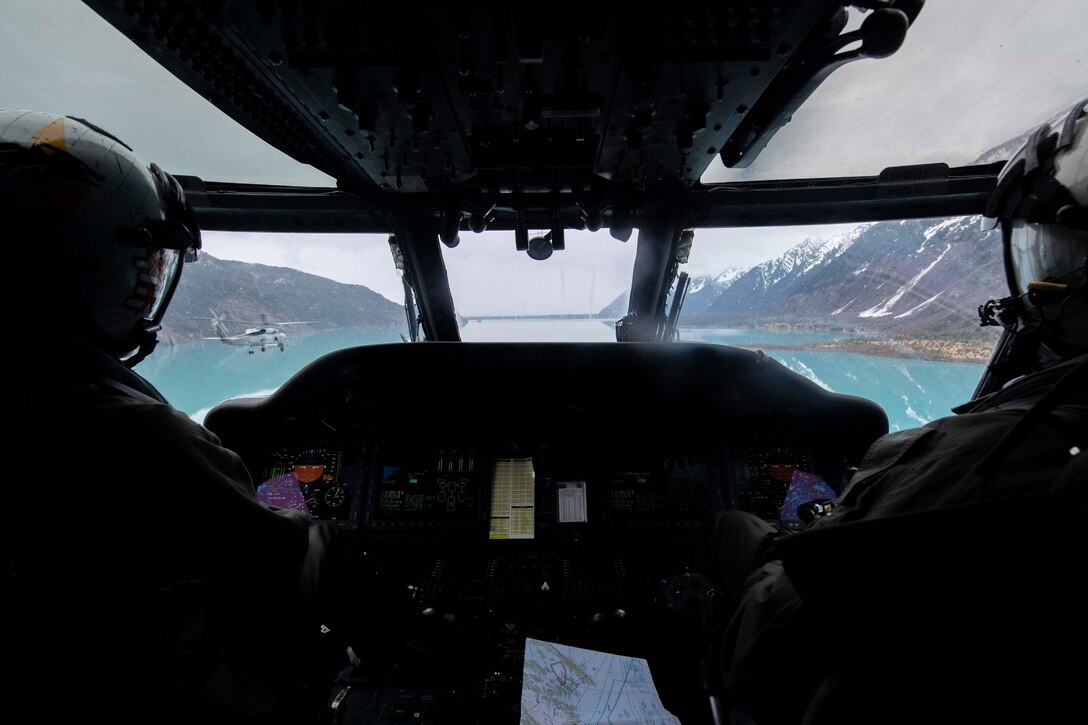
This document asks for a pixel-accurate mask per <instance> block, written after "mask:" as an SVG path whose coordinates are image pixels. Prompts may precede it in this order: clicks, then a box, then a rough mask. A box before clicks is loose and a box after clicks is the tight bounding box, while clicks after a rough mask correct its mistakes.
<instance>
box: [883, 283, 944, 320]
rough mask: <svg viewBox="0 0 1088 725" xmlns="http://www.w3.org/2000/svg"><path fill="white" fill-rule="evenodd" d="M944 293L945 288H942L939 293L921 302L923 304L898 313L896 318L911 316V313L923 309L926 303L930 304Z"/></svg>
mask: <svg viewBox="0 0 1088 725" xmlns="http://www.w3.org/2000/svg"><path fill="white" fill-rule="evenodd" d="M943 294H944V290H941V291H940V292H938V293H937V294H935V295H933V296H932V297H930V298H929V299H928V300H926V301H925V302H923V303H921V304H918V305H915V306H914V307H911V308H910V309H909V310H907V311H906V312H902V313H900V314H898V315H896V316H895V319H896V320H898V319H900V318H902V317H908V316H910V314H911V313H912V312H917V311H918V310H920V309H922V308H923V307H925V306H926V305H928V304H929V303H930V302H932V301H933V300H935V299H937V298H938V297H940V296H941V295H943Z"/></svg>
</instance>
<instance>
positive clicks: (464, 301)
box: [443, 229, 635, 342]
mask: <svg viewBox="0 0 1088 725" xmlns="http://www.w3.org/2000/svg"><path fill="white" fill-rule="evenodd" d="M546 234H547V231H546V230H542V231H535V230H530V234H529V236H530V246H533V245H534V244H535V242H534V241H533V240H535V239H538V238H543V237H544V236H545V235H546ZM564 236H565V239H564V244H563V246H564V249H562V250H552V249H548V250H547V252H544V253H545V254H548V256H547V258H546V259H533V258H531V257H530V256H529V254H528V251H531V250H528V251H518V250H517V249H516V246H515V241H514V234H513V233H512V232H484V233H483V234H469V233H462V234H461V243H460V244H459V245H458V246H457V247H455V248H453V249H443V259H444V260H445V262H446V271H447V274H448V276H449V280H450V289H451V291H452V293H453V299H454V302H455V304H456V309H457V314H458V319H459V322H460V323H461V338H462V339H463V340H466V341H472V342H509V341H515V340H516V341H520V342H528V341H538V342H547V341H567V342H570V341H583V342H608V341H614V340H615V339H616V332H615V321H616V320H617V319H619V318H620V317H622V316H623V315H624V314H625V313H626V312H627V299H628V296H629V290H630V287H631V271H632V268H633V266H634V260H635V240H634V237H633V236H632V238H631V240H630V241H628V242H620V241H617V240H616V239H613V238H612V237H611V236H610V235H609V233H608V231H607V230H604V229H602V230H600V231H598V232H587V231H581V232H580V231H572V230H567V231H566V233H565V235H564ZM541 244H546V243H544V242H541Z"/></svg>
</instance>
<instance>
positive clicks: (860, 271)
mask: <svg viewBox="0 0 1088 725" xmlns="http://www.w3.org/2000/svg"><path fill="white" fill-rule="evenodd" d="M867 269H869V263H868V262H866V263H865V264H863V265H861V266H860V267H858V268H857V269H855V270H854V276H855V277H857V276H858V275H859V274H861V273H862V272H864V271H865V270H867Z"/></svg>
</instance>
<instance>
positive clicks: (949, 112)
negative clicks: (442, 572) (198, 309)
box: [0, 0, 1088, 314]
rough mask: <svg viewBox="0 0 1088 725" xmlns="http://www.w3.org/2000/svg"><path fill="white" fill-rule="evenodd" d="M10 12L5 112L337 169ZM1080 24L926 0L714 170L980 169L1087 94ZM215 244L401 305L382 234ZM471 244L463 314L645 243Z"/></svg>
mask: <svg viewBox="0 0 1088 725" xmlns="http://www.w3.org/2000/svg"><path fill="white" fill-rule="evenodd" d="M0 17H3V19H4V20H3V23H0V106H9V107H11V106H14V107H24V108H34V109H39V110H46V111H53V112H57V113H63V114H68V115H74V116H81V117H84V118H87V119H88V120H90V121H92V122H94V123H96V124H98V125H100V126H102V127H103V128H106V129H107V130H109V131H111V132H112V133H114V134H115V135H117V136H118V137H120V138H121V139H122V140H124V141H125V142H126V143H128V144H129V145H130V146H132V147H133V148H134V149H135V150H136V152H137V154H138V155H139V156H141V157H142V158H144V159H145V160H147V161H155V162H157V163H159V164H160V165H161V166H163V168H165V169H167V170H169V171H172V172H174V173H179V174H193V175H197V176H201V177H203V178H205V179H208V180H218V181H239V182H262V183H283V184H300V185H314V186H331V185H333V183H334V182H333V180H332V179H330V178H329V177H327V176H326V175H325V174H323V173H321V172H318V171H316V170H315V169H313V168H311V167H309V166H306V165H303V164H299V163H297V162H295V161H293V160H292V159H290V158H288V157H287V156H286V155H284V154H282V153H280V152H278V151H276V150H275V149H273V148H271V147H270V146H268V145H267V144H265V143H264V142H262V141H259V140H257V139H256V138H254V137H253V136H252V135H250V134H248V133H247V132H246V131H245V130H244V129H242V128H241V127H240V126H239V125H238V124H236V123H235V122H234V121H232V120H230V119H229V118H227V117H226V116H225V115H224V114H222V113H221V112H219V111H218V110H217V109H215V108H214V107H213V106H211V105H210V104H209V103H207V102H205V101H204V100H203V99H202V98H200V97H199V96H197V95H196V94H195V93H193V92H192V91H190V90H189V89H188V88H186V87H185V86H184V85H183V84H181V83H180V82H179V81H177V80H176V79H175V78H174V77H173V76H171V75H170V74H169V73H167V72H166V71H165V70H163V69H162V68H161V67H159V66H158V64H156V63H154V62H152V61H151V60H150V59H149V58H147V57H146V56H145V55H143V54H142V53H141V52H140V51H139V50H138V49H137V48H136V47H135V46H134V45H133V44H132V43H130V42H129V41H128V40H127V39H126V38H124V37H123V36H121V35H120V34H119V33H117V32H116V31H114V30H113V29H112V28H111V27H109V26H108V25H107V24H106V23H104V22H103V21H102V20H101V19H100V18H98V16H97V15H95V14H94V13H93V12H91V11H90V10H89V9H87V8H86V7H85V6H84V5H83V4H82V3H81V2H79V1H78V0H35V1H34V2H27V1H26V0H0ZM1085 28H1088V2H1086V1H1085V0H1049V1H1046V2H1038V0H1035V1H1028V0H929V2H927V3H926V6H925V8H924V9H923V11H922V13H921V15H920V16H919V18H918V21H917V22H916V23H915V24H914V26H913V27H912V28H911V29H910V32H909V33H908V36H907V40H906V42H905V44H904V46H903V48H902V49H901V50H900V51H899V52H898V53H896V54H895V55H893V56H891V57H890V58H885V59H881V60H860V61H857V62H854V63H850V64H847V65H846V66H844V67H842V68H840V69H839V70H837V71H835V73H833V74H832V76H831V77H830V79H829V80H828V81H826V82H825V83H824V84H823V86H822V87H821V88H819V89H818V90H817V91H816V93H815V94H814V95H813V96H812V98H810V99H809V101H808V102H807V103H806V104H805V105H804V106H802V108H801V109H800V110H799V111H798V112H797V113H796V114H795V117H794V120H793V121H792V122H791V123H790V124H788V125H787V126H786V127H785V128H784V129H783V130H781V131H780V132H779V133H778V135H777V136H776V137H775V138H774V139H773V140H772V142H771V143H770V145H769V146H768V147H767V149H765V151H764V152H763V153H762V154H761V155H760V157H759V159H758V160H757V162H756V163H755V164H754V165H753V166H752V168H750V169H747V170H726V169H724V168H723V167H721V165H720V163H719V164H717V165H716V166H712V167H711V169H709V170H708V173H707V175H706V176H705V177H704V180H705V181H717V180H725V179H751V178H776V177H777V178H786V177H790V178H794V177H798V176H807V175H849V174H873V173H877V172H879V171H880V169H881V168H883V167H884V166H887V165H894V164H905V163H921V162H928V161H946V162H948V163H950V164H952V165H961V164H967V163H970V162H972V161H974V160H975V158H977V157H978V156H979V155H980V154H981V153H983V152H984V151H986V150H988V149H989V148H990V147H992V146H995V145H997V144H999V143H1002V142H1004V141H1005V140H1007V139H1008V138H1010V137H1013V136H1016V135H1018V134H1019V133H1021V132H1023V131H1024V130H1026V129H1027V128H1029V127H1030V126H1032V125H1034V124H1036V123H1038V122H1040V121H1041V120H1043V119H1044V118H1046V117H1047V116H1049V115H1050V114H1051V113H1053V112H1054V111H1055V110H1056V109H1057V108H1059V107H1060V106H1062V105H1065V104H1068V103H1071V102H1073V101H1074V100H1075V99H1076V98H1078V97H1081V96H1085V95H1088V40H1086V39H1085V36H1084V29H1085ZM838 231H841V229H840V228H813V229H782V228H769V229H759V230H747V231H742V230H721V229H713V230H711V229H707V230H700V231H699V232H698V233H697V235H696V243H695V247H694V248H693V252H692V257H691V261H690V262H689V264H688V265H687V271H688V272H689V273H691V274H694V275H699V274H716V273H718V272H720V271H722V270H723V269H725V268H727V267H734V266H749V265H751V264H754V263H757V262H759V261H763V260H765V259H768V258H771V257H773V256H775V255H777V254H780V253H781V252H782V251H784V250H785V249H786V248H788V247H790V246H792V245H793V244H796V243H797V242H799V241H801V240H802V239H804V238H805V237H806V236H816V237H819V238H823V239H826V238H828V237H830V236H833V235H834V234H835V233H837V232H838ZM206 236H207V244H206V246H207V249H208V251H209V252H210V253H211V254H213V255H216V256H221V257H224V258H245V259H247V260H249V261H261V262H264V263H267V264H275V265H279V266H293V267H297V268H299V269H304V270H305V271H309V272H313V273H316V274H322V275H323V276H327V277H330V278H332V279H337V280H338V281H342V282H352V283H359V284H366V285H367V286H369V287H371V288H373V289H375V290H377V291H379V292H381V293H382V294H384V295H386V296H387V297H390V298H391V299H396V300H399V299H400V286H399V281H398V278H397V276H396V273H395V272H394V271H393V269H392V259H391V257H390V255H389V250H388V246H387V245H386V243H385V238H384V237H380V236H376V237H368V238H364V239H358V238H354V239H345V238H337V237H329V238H327V239H326V241H329V242H331V243H330V244H328V245H323V247H324V251H319V250H318V249H317V248H315V247H313V246H306V247H305V248H304V251H303V248H301V247H300V245H299V244H298V241H299V240H297V239H294V240H284V239H281V238H277V237H275V236H269V235H243V236H234V235H223V234H214V233H209V234H207V235H206ZM474 237H475V235H472V234H470V233H467V232H466V233H464V234H463V235H462V238H463V241H462V244H461V246H460V247H458V248H457V249H456V250H453V251H452V252H449V251H447V255H446V256H447V266H448V268H449V271H450V278H451V285H452V286H453V289H454V294H455V299H456V300H457V303H458V310H459V311H461V312H464V313H466V314H485V313H487V312H489V311H492V310H493V309H494V307H495V306H496V305H506V306H507V309H508V310H511V311H520V310H518V309H517V307H518V306H521V307H522V309H524V311H525V312H544V311H552V312H581V311H584V309H585V307H586V306H587V305H596V304H598V303H600V304H601V305H602V306H603V304H607V302H608V301H610V300H611V299H612V298H614V297H615V296H616V295H618V294H620V293H621V292H622V291H623V290H624V289H625V288H626V286H627V285H628V284H629V283H630V270H631V262H632V260H633V259H634V239H632V241H631V242H628V243H627V244H622V243H620V242H616V241H615V240H613V239H612V238H611V237H609V236H607V234H605V233H599V234H598V235H588V234H586V235H571V239H570V240H569V241H568V249H567V250H566V251H565V252H558V253H556V254H555V255H553V256H552V258H551V259H550V260H548V261H546V262H543V263H537V262H532V261H531V260H528V258H527V257H526V256H525V255H524V254H519V253H516V252H515V250H514V248H513V246H514V245H513V240H512V239H509V240H505V242H504V240H503V239H502V238H501V237H500V235H484V236H483V237H479V238H474ZM470 272H471V274H472V276H471V277H470V275H469V273H470ZM480 272H485V274H480ZM486 272H490V273H489V274H488V273H486ZM543 300H547V302H546V303H545V302H542V301H543ZM534 301H535V302H534ZM534 304H535V305H536V307H534ZM510 305H513V306H514V307H513V308H511V307H510ZM526 305H528V306H526ZM545 308H546V309H545Z"/></svg>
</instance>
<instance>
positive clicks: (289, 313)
mask: <svg viewBox="0 0 1088 725" xmlns="http://www.w3.org/2000/svg"><path fill="white" fill-rule="evenodd" d="M212 311H214V312H215V313H216V314H218V315H220V316H222V317H224V318H226V319H229V320H239V321H244V322H257V321H259V320H261V316H262V315H267V316H268V318H269V320H271V321H273V322H275V321H277V320H278V321H288V320H307V321H308V320H313V321H315V324H314V325H313V329H327V328H330V327H346V328H383V329H384V328H404V326H405V318H404V308H403V307H402V306H401V305H399V304H397V303H395V302H393V301H391V300H388V299H386V298H385V297H383V296H381V295H380V294H378V293H377V292H374V291H373V290H371V289H369V288H367V287H363V286H362V285H353V284H342V283H340V282H334V281H332V280H330V279H326V278H324V277H319V276H317V275H313V274H307V273H306V272H300V271H298V270H296V269H289V268H286V267H273V266H268V265H264V264H252V263H248V262H234V261H229V260H223V259H217V258H216V257H213V256H212V255H210V254H207V253H205V252H201V254H200V259H199V260H198V261H197V262H196V263H194V264H187V265H185V268H184V270H183V272H182V277H181V282H180V283H179V284H178V289H177V292H175V294H174V299H173V300H172V301H171V302H170V307H169V308H168V309H167V312H166V315H165V317H164V319H163V330H162V332H161V333H160V335H159V337H160V339H161V340H163V341H173V342H189V341H192V340H196V339H199V338H201V337H207V336H210V335H212V334H214V333H213V329H212V326H211V322H210V321H209V320H208V319H207V318H208V317H210V315H211V313H212ZM200 318H205V319H200ZM250 326H252V325H250ZM234 327H236V328H237V332H239V333H241V332H243V331H244V329H245V327H246V325H244V324H241V323H239V324H236V325H234ZM307 328H309V326H299V327H298V328H296V329H298V330H299V331H302V330H303V329H307ZM232 331H233V330H232Z"/></svg>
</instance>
